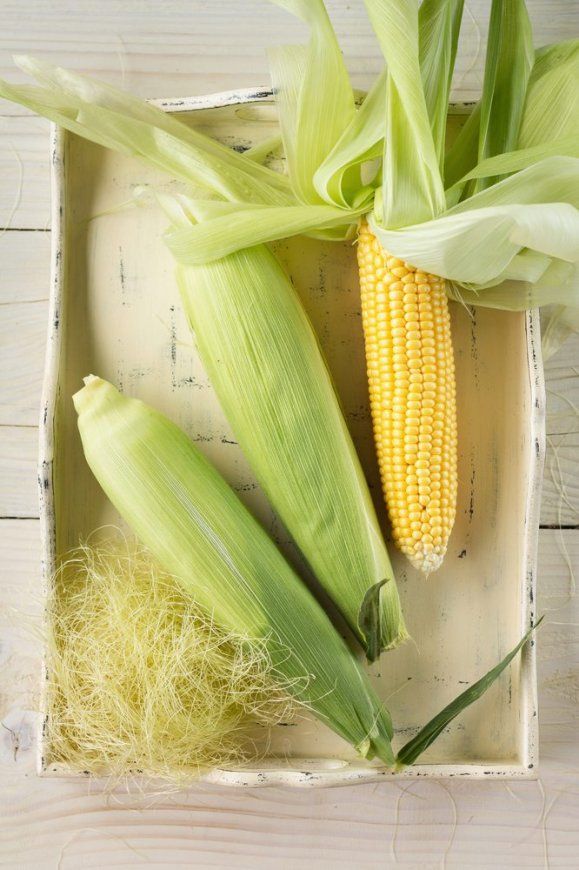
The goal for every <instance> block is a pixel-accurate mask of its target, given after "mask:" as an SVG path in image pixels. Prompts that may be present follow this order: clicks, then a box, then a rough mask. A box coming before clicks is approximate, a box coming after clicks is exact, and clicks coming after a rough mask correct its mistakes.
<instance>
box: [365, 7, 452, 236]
mask: <svg viewBox="0 0 579 870" xmlns="http://www.w3.org/2000/svg"><path fill="white" fill-rule="evenodd" d="M365 3H366V8H367V10H368V14H369V16H370V20H371V22H372V26H373V27H374V30H375V32H376V35H377V37H378V41H379V42H380V46H381V48H382V52H383V54H384V59H385V61H386V64H387V67H388V72H387V99H386V145H385V149H384V156H383V170H382V172H383V182H384V183H383V188H382V195H383V206H382V208H383V220H384V222H385V224H386V225H387V226H389V227H401V226H406V225H407V224H409V223H414V222H416V221H421V220H429V219H431V218H433V217H434V216H435V215H437V214H439V213H440V212H441V211H443V210H444V205H445V203H444V191H443V186H442V178H441V175H440V170H439V166H438V159H437V154H436V149H435V145H434V140H433V137H432V133H431V130H430V122H429V117H428V110H427V105H426V99H425V95H424V90H423V88H422V80H421V72H420V57H419V28H418V2H416V0H395V2H392V0H365Z"/></svg>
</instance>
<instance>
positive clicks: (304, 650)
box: [64, 376, 530, 769]
mask: <svg viewBox="0 0 579 870" xmlns="http://www.w3.org/2000/svg"><path fill="white" fill-rule="evenodd" d="M74 404H75V407H76V410H77V412H78V426H79V431H80V434H81V438H82V443H83V449H84V453H85V456H86V459H87V461H88V464H89V465H90V467H91V469H92V471H93V473H94V475H95V477H96V478H97V480H98V481H99V483H100V485H101V486H102V488H103V489H104V491H105V493H106V494H107V495H108V497H109V498H110V499H111V501H112V503H113V504H114V505H115V507H116V508H117V510H118V511H119V513H120V514H121V516H122V517H123V518H124V519H125V520H126V522H127V523H128V524H129V525H130V527H131V528H132V529H133V531H134V532H135V533H136V535H137V536H138V538H139V539H140V540H141V542H142V543H143V544H145V546H146V547H147V549H148V551H149V552H150V553H151V554H152V555H153V556H154V557H155V558H156V559H157V560H158V562H159V564H160V565H161V566H162V567H163V568H164V569H165V570H166V571H168V572H170V574H171V576H172V577H174V578H175V579H176V580H177V581H178V582H179V583H180V584H181V585H182V587H183V590H184V591H185V593H186V594H187V595H190V596H191V597H192V598H194V599H195V600H196V601H197V602H198V603H199V604H200V605H201V607H202V608H203V609H204V610H205V612H206V613H210V614H211V619H212V620H214V621H215V624H216V626H217V627H218V628H219V627H221V630H223V631H224V632H225V634H226V635H227V634H228V633H233V634H234V636H238V637H239V636H241V637H243V638H245V643H246V644H247V645H248V654H249V655H250V658H251V659H252V660H254V659H255V649H254V648H252V644H254V645H255V648H256V649H257V650H258V651H259V650H265V653H266V654H267V662H268V667H267V670H266V672H267V673H268V674H270V675H271V676H272V677H274V678H277V683H278V685H279V686H280V687H282V688H283V689H284V690H286V691H287V692H288V693H290V694H292V695H294V696H295V697H296V698H297V700H298V701H299V702H300V703H301V704H302V705H305V707H307V709H309V710H310V711H311V712H312V713H314V714H315V715H316V716H318V717H319V718H320V719H322V720H323V721H324V722H326V724H328V725H329V727H330V728H332V729H333V730H334V731H336V733H338V734H340V735H341V736H342V737H343V738H344V739H345V740H347V741H348V742H349V743H351V744H352V745H353V746H354V747H355V748H356V750H357V751H358V752H359V753H360V755H361V756H363V757H364V758H368V759H371V758H373V757H375V756H376V757H377V758H379V759H380V760H381V761H382V762H383V763H384V764H385V765H386V766H387V767H390V768H397V769H399V768H401V767H403V766H405V765H407V764H411V763H413V762H414V761H415V760H416V759H417V758H418V756H419V755H420V754H421V753H422V751H423V750H424V749H426V748H427V747H428V746H429V745H430V744H431V743H432V742H433V740H435V739H436V737H437V736H438V735H439V734H440V733H441V732H442V731H443V730H444V728H446V726H447V725H448V723H449V722H450V721H451V720H452V719H454V718H455V716H457V715H458V714H459V713H460V712H461V711H462V710H464V709H465V708H466V707H467V706H469V704H471V703H472V702H473V701H475V700H477V698H479V697H480V696H481V695H482V694H483V693H484V692H485V691H486V689H487V688H488V687H489V686H490V685H491V684H492V683H493V682H494V680H495V679H496V678H497V677H498V676H499V674H500V673H501V672H502V671H503V670H504V668H505V667H506V666H507V665H508V664H509V663H510V661H511V660H512V659H513V657H514V656H515V655H516V654H517V652H518V651H519V650H520V648H521V647H522V646H523V644H524V643H525V642H526V640H527V638H528V636H529V634H530V632H529V633H527V635H525V637H524V638H523V639H522V640H521V641H520V642H519V644H517V646H516V647H515V648H514V649H513V650H511V652H510V653H509V654H508V655H507V656H506V657H505V658H504V659H503V660H502V662H500V663H499V664H498V665H497V666H496V667H495V668H493V669H492V670H491V671H490V672H489V673H488V674H486V675H485V676H484V677H483V678H482V679H481V680H479V681H477V682H476V683H474V684H473V685H472V686H470V687H469V689H467V690H466V691H465V692H463V693H462V694H461V695H460V696H459V697H458V698H456V699H455V700H454V701H453V702H452V703H451V704H450V705H448V706H447V707H445V708H444V709H443V710H442V711H441V712H440V713H439V714H438V715H437V716H436V717H435V718H434V719H432V720H431V722H429V723H428V724H427V725H426V726H425V728H423V729H422V730H421V731H420V732H419V733H418V734H417V735H416V737H414V738H413V739H412V740H411V741H409V743H407V744H406V745H405V746H404V747H403V748H402V749H401V751H400V752H399V753H398V756H397V757H396V758H395V756H394V754H393V751H392V746H391V739H392V736H393V729H392V722H391V719H390V715H389V713H388V711H387V709H386V707H385V706H384V704H383V703H381V702H380V700H379V699H378V698H377V696H376V695H375V693H374V691H373V689H372V687H371V685H370V682H369V681H368V678H367V677H366V675H365V674H364V672H363V671H362V669H361V667H360V665H359V664H358V662H357V661H356V659H355V658H354V656H353V655H352V654H351V653H350V651H349V650H348V648H347V646H346V644H345V643H344V641H343V640H342V638H341V637H340V636H339V634H338V632H337V631H336V629H335V628H334V627H333V625H332V624H331V622H330V620H329V619H328V617H327V616H326V614H325V613H324V611H323V610H322V608H321V607H320V605H319V604H318V603H317V601H316V600H315V599H314V598H313V596H312V594H311V593H310V592H309V590H308V589H307V588H306V586H305V585H304V584H303V583H302V582H301V580H300V579H299V577H298V576H297V575H296V574H295V573H294V571H293V569H292V568H291V567H290V566H289V565H288V563H287V562H286V561H285V559H284V558H283V556H282V555H281V553H280V552H279V550H278V549H277V547H276V546H275V544H274V543H273V542H272V541H271V539H270V538H269V537H268V536H267V534H266V533H265V532H264V530H263V529H262V527H261V526H260V525H259V524H258V523H257V522H256V520H255V519H254V518H253V517H252V516H251V514H250V513H249V511H248V510H247V509H246V508H245V507H244V506H243V505H242V503H241V502H240V501H239V499H238V498H237V496H236V495H235V493H234V492H233V491H232V490H231V489H230V487H229V486H228V485H227V483H226V482H225V481H224V480H223V478H222V477H221V476H220V475H219V473H218V472H217V471H216V469H215V468H214V467H213V466H212V465H211V464H210V463H209V462H208V461H207V459H205V458H204V457H203V455H202V454H201V453H200V452H199V451H198V450H197V448H196V447H195V446H194V444H193V443H192V442H191V441H190V440H189V439H188V438H187V436H186V435H185V434H184V433H183V432H181V430H180V429H178V427H177V426H175V425H174V424H173V423H171V422H170V421H169V420H168V419H167V418H166V417H163V416H162V415H161V414H159V413H158V412H156V411H154V410H153V409H152V408H150V407H148V406H147V405H145V404H144V403H143V402H141V401H139V400H137V399H129V398H126V397H124V396H122V395H121V394H120V393H119V392H118V391H117V390H116V389H115V388H114V387H113V386H112V384H110V383H108V382H107V381H104V380H102V379H101V378H97V377H94V376H90V377H88V378H86V379H85V386H84V387H83V389H81V390H80V391H79V392H78V393H76V394H75V396H74ZM159 652H160V654H161V655H162V652H161V651H159ZM269 663H271V664H269ZM192 676H194V675H192ZM65 687H66V680H65ZM64 694H65V695H66V688H65V689H64ZM274 706H275V705H274Z"/></svg>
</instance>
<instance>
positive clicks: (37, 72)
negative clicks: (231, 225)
mask: <svg viewBox="0 0 579 870" xmlns="http://www.w3.org/2000/svg"><path fill="white" fill-rule="evenodd" d="M19 63H20V66H21V67H22V68H23V69H24V70H25V71H26V72H29V73H30V74H31V75H34V76H35V77H36V78H37V79H39V80H40V81H41V82H43V84H44V85H45V86H44V87H40V88H35V87H30V86H18V85H11V84H9V83H8V82H4V81H2V80H0V96H3V97H5V98H6V99H9V100H12V101H13V102H17V103H20V104H21V105H24V106H28V107H29V108H30V109H32V110H33V111H35V112H37V113H38V114H39V115H44V116H45V117H47V118H50V119H51V120H53V121H54V122H55V123H57V124H60V125H61V126H63V127H65V128H66V129H68V130H71V131H72V132H73V133H76V134H77V135H79V136H83V137H84V138H86V139H90V140H92V141H93V142H97V143H98V144H99V145H103V146H105V147H109V148H111V149H113V150H116V151H120V152H122V153H124V154H128V155H132V156H136V157H140V158H142V159H143V160H145V161H146V162H147V163H149V164H151V165H153V166H155V167H157V168H159V169H161V170H163V171H164V172H167V173H169V174H171V175H173V176H175V177H177V178H181V179H183V180H185V181H187V182H189V183H195V184H197V185H200V186H201V187H204V188H209V189H210V190H212V191H214V192H215V193H217V194H219V195H220V196H223V197H224V198H225V199H230V200H233V201H238V202H239V201H247V202H253V203H268V204H272V205H273V204H278V205H281V204H289V203H291V202H294V201H295V199H294V197H293V195H292V193H291V188H290V186H289V182H288V179H287V178H285V177H284V176H283V175H280V174H279V173H276V172H273V171H272V170H270V169H268V168H267V167H265V166H261V165H260V164H258V163H256V162H254V161H252V160H247V159H245V158H244V157H243V156H242V155H241V154H238V153H237V152H235V151H234V150H233V149H231V148H227V147H226V146H225V145H222V144H221V143H219V142H216V141H215V140H213V139H210V138H209V137H208V136H204V135H203V134H201V133H199V132H197V131H195V130H192V129H190V128H189V127H187V126H186V125H185V124H184V123H183V122H182V121H179V120H178V119H177V118H174V117H171V116H169V115H167V114H166V113H165V112H162V111H161V110H160V109H157V108H156V107H154V106H151V105H148V104H147V103H146V102H145V101H144V100H138V99H137V98H136V97H133V96H131V95H130V94H126V93H124V92H123V91H119V90H117V89H116V88H112V87H111V86H110V85H105V84H102V83H100V82H98V81H95V80H93V79H89V78H86V77H85V76H80V75H77V74H75V73H70V72H68V71H67V70H62V69H59V68H57V67H52V66H50V65H48V64H43V63H40V62H39V61H36V60H33V59H31V58H22V57H21V58H19Z"/></svg>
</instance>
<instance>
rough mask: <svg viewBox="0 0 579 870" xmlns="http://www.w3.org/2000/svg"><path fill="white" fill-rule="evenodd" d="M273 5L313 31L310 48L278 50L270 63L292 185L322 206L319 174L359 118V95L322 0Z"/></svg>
mask: <svg viewBox="0 0 579 870" xmlns="http://www.w3.org/2000/svg"><path fill="white" fill-rule="evenodd" d="M273 2H274V3H275V4H276V5H277V6H282V7H283V8H284V9H287V10H288V11H289V12H291V13H292V14H294V15H297V16H298V17H299V18H301V19H303V21H305V22H306V23H307V24H308V25H309V26H310V29H311V30H310V40H309V42H308V44H307V46H284V47H282V48H277V49H272V50H271V51H270V52H269V58H270V66H271V75H272V83H273V88H274V92H275V94H276V100H277V102H278V106H279V112H280V126H281V132H282V137H283V142H284V148H285V153H286V157H287V161H288V167H289V175H290V179H291V183H292V186H293V189H294V191H295V193H296V196H297V197H298V198H299V199H300V200H301V201H302V202H303V203H313V204H317V203H321V202H323V201H324V200H323V198H322V197H321V196H320V194H319V192H318V190H317V189H316V187H315V185H314V174H315V172H316V170H317V169H318V167H319V166H320V165H321V164H322V163H323V161H324V160H325V159H326V157H327V156H328V155H329V154H330V152H331V151H332V149H333V148H334V146H335V145H336V143H337V142H338V140H339V139H340V137H341V136H342V134H343V133H344V130H346V128H347V127H348V125H349V124H350V122H351V121H352V119H353V118H354V114H355V102H354V92H353V91H352V86H351V84H350V79H349V76H348V71H347V69H346V66H345V64H344V60H343V58H342V54H341V52H340V47H339V45H338V42H337V40H336V35H335V33H334V30H333V28H332V25H331V22H330V19H329V17H328V13H327V11H326V8H325V6H324V4H323V2H322V0H273ZM330 202H331V200H330Z"/></svg>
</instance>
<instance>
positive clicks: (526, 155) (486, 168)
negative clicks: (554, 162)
mask: <svg viewBox="0 0 579 870" xmlns="http://www.w3.org/2000/svg"><path fill="white" fill-rule="evenodd" d="M557 156H562V157H579V137H578V136H567V137H565V138H564V139H555V140H554V141H552V142H544V143H540V144H538V145H534V146H532V147H530V148H521V149H519V150H518V151H509V152H507V153H506V154H498V155H497V156H496V157H489V158H488V159H487V160H482V161H481V162H480V163H478V164H477V166H475V168H474V169H472V170H471V171H470V172H468V173H467V174H466V175H465V176H463V178H461V179H460V181H458V182H457V183H456V184H454V185H453V186H452V187H451V188H450V189H449V190H447V191H446V203H447V205H448V207H449V208H450V207H451V206H453V205H456V204H457V203H458V202H459V200H460V197H461V194H462V192H463V190H464V188H465V185H466V183H467V182H468V181H469V180H471V179H474V178H490V177H491V176H500V175H508V174H510V173H512V172H519V171H520V170H521V169H527V167H529V166H532V165H533V164H535V163H538V162H539V161H540V160H544V159H545V158H546V157H557Z"/></svg>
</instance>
